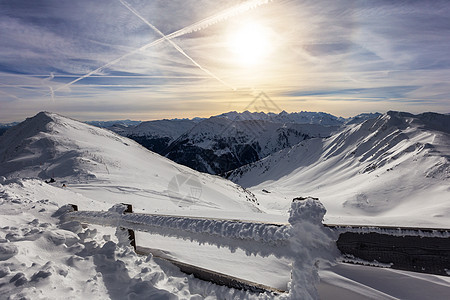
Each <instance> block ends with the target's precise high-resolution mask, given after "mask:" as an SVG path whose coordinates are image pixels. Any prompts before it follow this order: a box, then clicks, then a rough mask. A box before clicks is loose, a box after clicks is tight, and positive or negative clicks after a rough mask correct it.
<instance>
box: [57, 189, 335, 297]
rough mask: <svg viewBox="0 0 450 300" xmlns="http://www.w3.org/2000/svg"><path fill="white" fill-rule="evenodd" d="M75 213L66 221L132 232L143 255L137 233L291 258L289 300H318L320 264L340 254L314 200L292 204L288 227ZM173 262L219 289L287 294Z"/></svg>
mask: <svg viewBox="0 0 450 300" xmlns="http://www.w3.org/2000/svg"><path fill="white" fill-rule="evenodd" d="M77 210H78V208H77V207H74V211H73V212H70V213H68V214H66V216H65V218H68V219H70V220H76V221H79V222H82V223H90V224H98V225H103V226H113V227H118V228H122V229H123V230H126V231H128V237H129V238H130V241H131V245H132V246H133V247H134V248H135V249H136V251H137V252H145V251H146V249H145V248H142V247H139V246H136V240H135V235H134V230H138V231H143V232H150V233H152V234H159V235H162V236H169V237H176V238H179V239H184V240H190V241H196V242H199V243H200V244H204V243H206V244H210V245H216V246H218V247H223V248H228V249H230V251H234V250H236V249H242V250H243V251H245V253H246V254H247V255H249V256H250V255H260V256H262V257H268V256H270V255H274V256H275V257H277V258H288V259H290V260H292V262H293V264H292V271H291V282H290V284H289V285H288V286H289V290H288V291H287V292H288V293H285V294H284V295H283V296H284V297H286V298H291V299H307V298H317V297H318V295H317V291H316V289H315V284H316V283H317V281H318V278H317V275H316V274H317V270H316V268H317V264H316V263H317V261H320V260H333V259H334V258H335V255H336V254H337V249H336V250H335V251H334V249H335V248H336V247H335V240H336V236H335V234H334V233H333V231H332V230H331V229H329V228H326V227H324V226H323V225H322V219H323V216H324V215H325V212H326V211H325V208H324V207H323V206H322V204H321V203H320V202H319V201H318V200H317V199H314V198H302V199H297V200H294V201H293V202H292V205H291V209H290V217H289V223H288V224H277V223H263V222H250V221H241V220H222V219H212V218H209V219H208V218H195V217H180V216H167V215H152V214H139V213H133V212H132V208H131V206H123V205H119V206H114V207H113V208H112V209H110V210H109V211H107V212H104V211H102V212H99V211H77ZM171 262H172V263H174V264H175V265H177V266H178V267H180V269H181V270H182V271H185V272H187V273H189V274H194V276H196V277H198V278H200V279H207V280H210V281H213V282H214V283H217V284H220V285H227V286H229V287H233V288H238V289H246V290H250V291H252V292H269V293H275V294H277V293H282V292H284V291H280V290H277V289H273V288H270V287H267V286H263V285H261V284H257V283H253V282H249V281H245V280H242V279H238V278H234V277H231V276H228V275H224V274H220V273H217V272H213V271H210V270H205V269H202V268H198V267H196V266H191V265H187V264H184V263H180V262H177V261H173V260H172V261H171Z"/></svg>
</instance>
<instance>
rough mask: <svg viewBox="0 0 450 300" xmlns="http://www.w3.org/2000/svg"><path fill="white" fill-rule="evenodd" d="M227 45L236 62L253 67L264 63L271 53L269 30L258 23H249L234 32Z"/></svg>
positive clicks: (230, 35)
mask: <svg viewBox="0 0 450 300" xmlns="http://www.w3.org/2000/svg"><path fill="white" fill-rule="evenodd" d="M227 45H228V48H229V50H230V51H231V53H232V54H233V58H234V59H235V61H236V62H237V63H239V64H241V65H246V66H252V65H256V64H260V63H263V62H264V59H265V58H266V56H267V55H268V54H269V53H270V50H271V49H270V48H271V47H270V34H269V30H268V29H267V28H266V27H264V26H263V25H261V24H259V23H256V22H249V23H246V24H244V25H243V26H239V27H237V28H235V29H234V30H232V32H231V33H230V34H229V36H228V41H227Z"/></svg>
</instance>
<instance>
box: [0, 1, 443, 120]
mask: <svg viewBox="0 0 450 300" xmlns="http://www.w3.org/2000/svg"><path fill="white" fill-rule="evenodd" d="M122 2H124V1H122ZM124 3H125V2H124ZM126 3H128V5H129V8H132V10H134V12H133V11H130V10H129V9H125V7H124V5H123V4H122V3H121V2H120V1H107V0H99V1H95V2H93V1H87V0H80V1H69V2H68V1H64V2H58V3H57V4H55V2H53V1H47V0H43V1H39V3H35V2H30V1H25V0H16V1H2V2H0V36H1V42H0V83H1V84H0V122H2V121H14V120H16V119H12V118H17V116H22V117H21V118H24V117H26V116H27V115H30V114H32V113H34V112H37V111H39V110H43V109H47V110H57V111H59V112H61V113H65V114H68V115H71V114H72V112H73V114H75V113H78V112H79V111H80V110H81V109H84V110H85V112H88V111H92V112H95V113H98V114H100V113H102V112H101V107H102V106H103V107H104V112H103V114H104V115H107V114H108V111H109V113H111V114H113V113H114V114H117V113H120V109H123V113H124V114H127V115H129V116H130V115H134V114H138V113H139V114H141V113H144V114H145V113H147V114H148V117H149V118H155V116H159V117H160V118H165V117H169V118H170V117H171V116H177V117H180V116H183V114H185V115H189V116H192V114H193V113H199V114H202V115H207V114H209V113H210V112H211V113H212V112H220V110H221V109H224V110H226V109H228V108H229V109H233V110H240V109H243V108H245V107H246V104H248V102H250V101H251V100H252V97H251V93H249V92H248V91H251V90H255V89H257V90H264V91H265V92H266V93H267V94H268V95H269V96H271V97H272V98H273V99H274V100H275V101H277V104H278V105H279V106H280V107H281V108H282V109H285V110H288V111H295V110H322V111H328V112H331V113H334V114H338V115H346V114H348V112H349V109H348V105H349V103H351V106H352V111H358V110H359V111H363V110H367V109H372V110H379V111H384V110H389V109H399V110H406V111H408V110H409V111H413V112H419V110H431V111H441V112H448V111H450V107H449V106H450V105H449V95H450V86H449V85H448V82H447V81H448V80H447V78H449V76H450V57H449V56H448V49H450V40H449V39H448V38H446V37H447V36H450V17H449V16H450V3H449V2H448V1H440V0H437V1H425V0H423V1H420V0H419V1H413V0H410V1H409V0H407V1H401V2H400V1H351V2H349V1H340V0H337V1H288V0H279V1H271V2H269V1H238V0H233V1H219V2H218V1H213V0H200V1H181V0H180V1H178V0H174V1H137V0H127V2H126ZM136 13H137V14H136ZM137 15H139V16H140V17H138V16H137ZM144 20H145V21H144ZM249 21H253V22H258V23H260V24H263V25H264V26H266V27H267V28H269V29H270V36H269V37H268V38H270V41H271V44H270V47H271V48H272V49H271V54H270V56H268V57H266V58H265V60H264V61H263V62H261V63H260V64H258V65H255V66H252V67H245V66H242V65H239V64H238V63H237V62H236V58H235V57H234V56H233V53H231V52H230V51H229V50H228V47H227V44H226V43H227V39H226V37H227V35H229V34H232V33H233V30H235V29H236V28H239V26H241V25H242V24H245V23H246V22H249ZM147 23H148V24H147ZM149 24H150V25H152V26H153V27H152V26H149ZM155 28H156V29H157V30H155ZM169 41H170V42H169ZM171 43H172V44H171ZM174 45H176V46H174ZM205 70H207V71H208V72H209V73H208V72H206V73H205ZM52 74H53V75H52ZM217 78H219V79H220V80H222V81H223V82H226V83H227V85H228V87H227V86H225V85H224V84H223V83H220V82H219V81H218V80H217ZM229 86H232V87H233V88H236V89H237V92H232V91H230V89H229ZM244 91H246V92H244ZM52 99H54V100H52ZM246 101H247V102H246ZM98 103H101V104H102V105H99V104H98ZM109 108H114V112H112V111H110V110H111V109H109ZM79 114H80V115H81V116H83V114H82V113H79ZM124 117H127V116H126V115H124Z"/></svg>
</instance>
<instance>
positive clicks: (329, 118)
mask: <svg viewBox="0 0 450 300" xmlns="http://www.w3.org/2000/svg"><path fill="white" fill-rule="evenodd" d="M218 117H223V118H227V119H230V120H233V121H249V120H261V121H270V122H273V123H281V124H285V123H295V124H318V125H323V126H339V125H342V124H343V123H344V121H345V119H343V118H339V117H336V116H333V115H331V114H328V113H324V112H311V111H301V112H293V113H288V112H286V111H284V110H283V111H282V112H280V113H279V114H276V113H271V112H269V113H264V112H249V111H248V110H247V111H244V112H242V113H239V112H236V111H230V112H227V113H224V114H221V115H218Z"/></svg>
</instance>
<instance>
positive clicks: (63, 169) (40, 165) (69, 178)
mask: <svg viewBox="0 0 450 300" xmlns="http://www.w3.org/2000/svg"><path fill="white" fill-rule="evenodd" d="M0 176H5V177H7V178H26V177H32V178H41V179H46V180H48V179H50V178H51V177H53V178H55V179H56V181H57V183H55V184H58V185H59V186H61V185H62V184H63V183H64V184H66V186H67V187H68V188H70V189H72V190H74V189H79V190H80V191H81V190H82V191H83V194H84V195H86V193H88V194H89V193H91V194H89V196H90V197H91V198H94V199H96V200H101V201H105V202H107V203H117V202H121V201H128V202H130V203H131V204H135V205H136V206H137V207H146V205H144V204H145V203H147V202H149V201H151V202H152V209H153V210H154V211H157V210H174V209H177V208H179V209H181V208H186V207H190V208H194V207H197V206H199V207H201V208H202V209H210V210H211V209H212V210H217V209H226V210H229V211H248V212H250V211H258V209H257V208H256V206H255V205H254V203H255V202H256V199H255V198H254V196H253V195H252V194H250V193H248V192H246V191H244V190H243V189H242V188H241V187H239V186H237V185H235V184H233V183H232V182H229V181H227V180H224V179H221V178H218V177H214V176H210V175H207V174H201V173H198V172H196V171H193V170H191V169H189V168H187V167H184V166H180V165H178V164H176V163H174V162H172V161H170V160H168V159H166V158H164V157H162V156H160V155H158V154H155V153H152V152H150V151H148V150H147V149H145V148H143V147H142V146H140V145H139V144H137V143H135V142H134V141H132V140H130V139H127V138H124V137H121V136H119V135H117V134H115V133H113V132H111V131H108V130H105V129H101V128H97V127H94V126H90V125H87V124H84V123H81V122H78V121H75V120H72V119H69V118H65V117H62V116H59V115H57V114H53V113H47V112H42V113H39V114H38V115H36V116H35V117H33V118H29V119H27V120H26V121H24V122H23V123H21V124H19V125H17V126H16V127H14V128H12V129H11V130H9V131H8V132H7V133H6V134H5V135H3V136H2V137H1V138H0ZM98 191H103V192H101V193H99V192H98ZM105 191H106V193H105ZM130 194H132V195H133V196H132V197H128V198H127V195H130Z"/></svg>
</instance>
